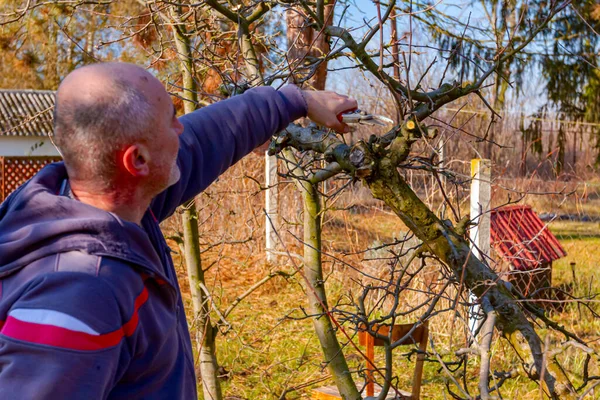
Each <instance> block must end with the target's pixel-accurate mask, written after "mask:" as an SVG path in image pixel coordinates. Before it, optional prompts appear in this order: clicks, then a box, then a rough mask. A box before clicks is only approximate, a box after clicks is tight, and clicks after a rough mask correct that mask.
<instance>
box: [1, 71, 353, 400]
mask: <svg viewBox="0 0 600 400" xmlns="http://www.w3.org/2000/svg"><path fill="white" fill-rule="evenodd" d="M354 108H356V102H355V101H354V100H351V99H348V98H347V97H345V96H340V95H337V94H335V93H332V92H308V91H300V90H299V89H298V88H297V87H295V86H291V85H290V86H286V87H284V88H283V89H282V90H280V91H276V90H274V89H273V88H270V87H263V88H257V89H254V90H250V91H248V92H247V93H246V94H243V95H241V96H237V97H234V98H232V99H229V100H226V101H222V102H219V103H217V104H215V105H212V106H210V107H206V108H203V109H201V110H198V111H196V112H194V113H191V114H188V115H185V116H183V117H181V118H179V119H178V118H177V117H176V115H175V108H174V106H173V103H172V102H171V98H170V96H169V95H168V93H167V92H166V91H165V89H164V87H163V86H162V84H161V83H160V82H159V81H158V80H157V79H155V78H154V77H153V76H152V75H151V74H149V73H148V72H146V71H145V70H143V69H141V68H139V67H136V66H134V65H130V64H120V63H106V64H95V65H91V66H87V67H84V68H80V69H78V70H76V71H74V72H73V73H71V74H70V75H69V76H68V77H66V78H65V80H64V81H63V82H62V84H61V86H60V87H59V89H58V92H57V96H56V105H55V110H54V115H55V120H54V123H55V133H54V134H55V141H56V144H57V146H58V148H59V149H60V150H61V153H62V154H63V157H64V163H56V164H52V165H49V166H47V167H46V168H44V169H43V170H42V171H40V172H39V173H38V174H37V175H36V176H35V177H34V178H33V179H31V180H30V181H29V182H27V183H26V184H24V185H23V186H21V187H20V188H19V189H17V191H15V192H14V193H13V194H12V195H11V196H9V197H8V199H7V200H6V201H5V202H4V203H3V204H2V205H1V206H0V399H19V400H26V399H86V400H89V399H128V400H131V399H196V398H197V393H196V378H195V375H194V365H193V358H192V348H191V342H190V337H189V333H188V330H187V324H186V320H185V313H184V311H183V305H182V301H181V294H180V291H179V286H178V284H177V280H176V275H175V270H174V268H173V262H172V260H171V256H170V254H169V253H170V250H169V248H168V247H167V245H166V243H165V240H164V238H163V236H162V234H161V232H160V230H159V226H158V223H159V222H160V221H162V220H164V219H165V218H167V217H168V216H170V215H171V214H172V213H173V212H174V210H175V209H176V207H177V206H179V205H180V204H182V203H184V202H186V201H187V200H189V199H191V198H193V197H194V196H195V195H197V194H198V193H199V192H201V191H202V190H203V189H204V188H206V187H207V186H208V185H209V184H210V183H211V182H213V181H214V180H215V179H216V178H217V177H218V176H219V175H220V174H222V173H223V172H224V171H225V170H226V169H227V168H229V167H230V166H231V165H233V164H234V163H236V162H237V161H238V160H239V159H240V158H242V157H243V156H245V155H246V154H248V153H249V152H250V151H252V150H253V149H254V148H256V147H257V146H259V145H260V144H262V143H264V142H265V141H267V140H268V139H269V138H270V137H271V135H273V134H274V133H276V132H277V131H279V130H281V129H283V128H284V127H285V126H286V125H287V124H288V123H290V122H292V121H293V120H295V119H297V118H300V117H303V116H308V117H309V118H311V119H312V120H314V121H315V122H317V123H319V124H321V125H324V126H328V127H330V128H333V129H336V130H338V131H344V130H346V129H347V126H345V125H344V124H342V123H340V122H339V121H338V120H337V115H338V114H339V113H341V112H343V111H346V110H349V109H354Z"/></svg>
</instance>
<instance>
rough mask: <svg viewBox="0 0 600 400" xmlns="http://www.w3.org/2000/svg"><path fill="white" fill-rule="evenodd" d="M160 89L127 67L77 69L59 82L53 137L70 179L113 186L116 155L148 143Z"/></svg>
mask: <svg viewBox="0 0 600 400" xmlns="http://www.w3.org/2000/svg"><path fill="white" fill-rule="evenodd" d="M164 96H167V97H168V95H167V94H166V91H165V89H164V87H163V86H162V84H161V83H160V82H159V81H158V80H157V79H156V78H154V77H153V76H152V75H151V74H149V73H148V72H147V71H145V70H144V69H142V68H140V67H138V66H136V65H133V64H125V63H101V64H93V65H89V66H86V67H82V68H79V69H77V70H75V71H73V72H72V73H71V74H69V75H68V76H67V77H66V78H65V79H64V80H63V82H62V83H61V85H60V87H59V88H58V92H57V94H56V102H55V108H54V136H55V141H56V145H57V146H58V147H59V149H60V150H61V153H62V154H63V157H64V159H65V165H66V166H67V171H68V173H69V176H70V177H71V178H72V179H76V180H79V181H88V182H90V183H93V184H96V185H101V186H106V187H105V188H104V189H108V188H109V187H110V186H111V181H112V180H113V178H114V176H115V173H116V163H117V155H118V152H119V150H120V149H122V148H123V147H124V146H126V145H127V144H129V143H131V142H133V141H138V140H145V139H149V135H150V133H151V132H152V126H153V114H154V113H153V109H154V108H155V106H156V102H160V101H162V99H164Z"/></svg>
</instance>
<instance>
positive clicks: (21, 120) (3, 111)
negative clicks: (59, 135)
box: [0, 89, 59, 157]
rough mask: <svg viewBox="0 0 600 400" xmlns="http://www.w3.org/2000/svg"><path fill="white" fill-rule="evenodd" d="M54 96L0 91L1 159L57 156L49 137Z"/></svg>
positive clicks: (40, 92) (32, 91) (39, 91)
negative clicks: (2, 157)
mask: <svg viewBox="0 0 600 400" xmlns="http://www.w3.org/2000/svg"><path fill="white" fill-rule="evenodd" d="M54 96H55V92H54V91H50V90H12V89H0V156H4V157H12V156H31V155H35V156H58V155H59V154H58V152H57V151H56V149H55V148H54V146H52V144H51V143H50V141H49V140H48V135H50V134H52V110H53V108H54Z"/></svg>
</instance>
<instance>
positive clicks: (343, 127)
mask: <svg viewBox="0 0 600 400" xmlns="http://www.w3.org/2000/svg"><path fill="white" fill-rule="evenodd" d="M328 128H331V129H333V130H334V131H336V132H338V133H346V132H350V127H349V126H348V125H347V124H345V123H343V122H340V121H337V120H336V121H335V122H333V123H331V124H329V126H328Z"/></svg>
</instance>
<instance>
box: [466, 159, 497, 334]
mask: <svg viewBox="0 0 600 400" xmlns="http://www.w3.org/2000/svg"><path fill="white" fill-rule="evenodd" d="M470 198H471V214H470V218H471V222H472V223H473V226H472V227H471V229H470V230H469V237H470V239H471V240H470V242H471V252H472V253H473V255H474V256H475V257H477V258H478V259H480V260H481V261H482V262H484V263H486V264H487V263H488V260H487V257H489V255H490V203H491V200H492V162H491V161H490V160H487V159H481V158H475V159H473V160H471V195H470ZM469 298H470V301H471V303H474V302H475V301H476V298H475V296H473V294H471V295H470V296H469ZM482 320H483V313H482V311H481V308H480V307H479V305H475V306H473V307H471V308H470V310H469V328H470V329H471V332H473V333H474V332H476V331H477V329H478V328H479V325H480V324H481V322H482Z"/></svg>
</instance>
